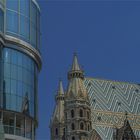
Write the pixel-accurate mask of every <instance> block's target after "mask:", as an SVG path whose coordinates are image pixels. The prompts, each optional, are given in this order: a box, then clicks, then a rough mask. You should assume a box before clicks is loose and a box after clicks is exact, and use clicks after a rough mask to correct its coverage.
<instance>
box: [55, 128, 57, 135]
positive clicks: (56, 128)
mask: <svg viewBox="0 0 140 140" xmlns="http://www.w3.org/2000/svg"><path fill="white" fill-rule="evenodd" d="M55 135H56V136H58V129H57V128H56V129H55Z"/></svg>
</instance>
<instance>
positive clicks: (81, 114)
mask: <svg viewBox="0 0 140 140" xmlns="http://www.w3.org/2000/svg"><path fill="white" fill-rule="evenodd" d="M79 113H80V117H83V110H82V109H80V112H79Z"/></svg>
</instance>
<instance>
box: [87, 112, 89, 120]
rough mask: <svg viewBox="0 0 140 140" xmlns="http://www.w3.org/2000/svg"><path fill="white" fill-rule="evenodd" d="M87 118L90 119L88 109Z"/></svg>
mask: <svg viewBox="0 0 140 140" xmlns="http://www.w3.org/2000/svg"><path fill="white" fill-rule="evenodd" d="M87 118H88V119H89V111H87Z"/></svg>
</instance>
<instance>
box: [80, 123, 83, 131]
mask: <svg viewBox="0 0 140 140" xmlns="http://www.w3.org/2000/svg"><path fill="white" fill-rule="evenodd" d="M80 129H81V130H84V123H83V122H81V123H80Z"/></svg>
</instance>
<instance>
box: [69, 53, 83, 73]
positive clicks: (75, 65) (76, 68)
mask: <svg viewBox="0 0 140 140" xmlns="http://www.w3.org/2000/svg"><path fill="white" fill-rule="evenodd" d="M71 70H72V71H80V70H81V69H80V66H79V63H78V59H77V54H76V53H74V57H73V63H72V69H71Z"/></svg>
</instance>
